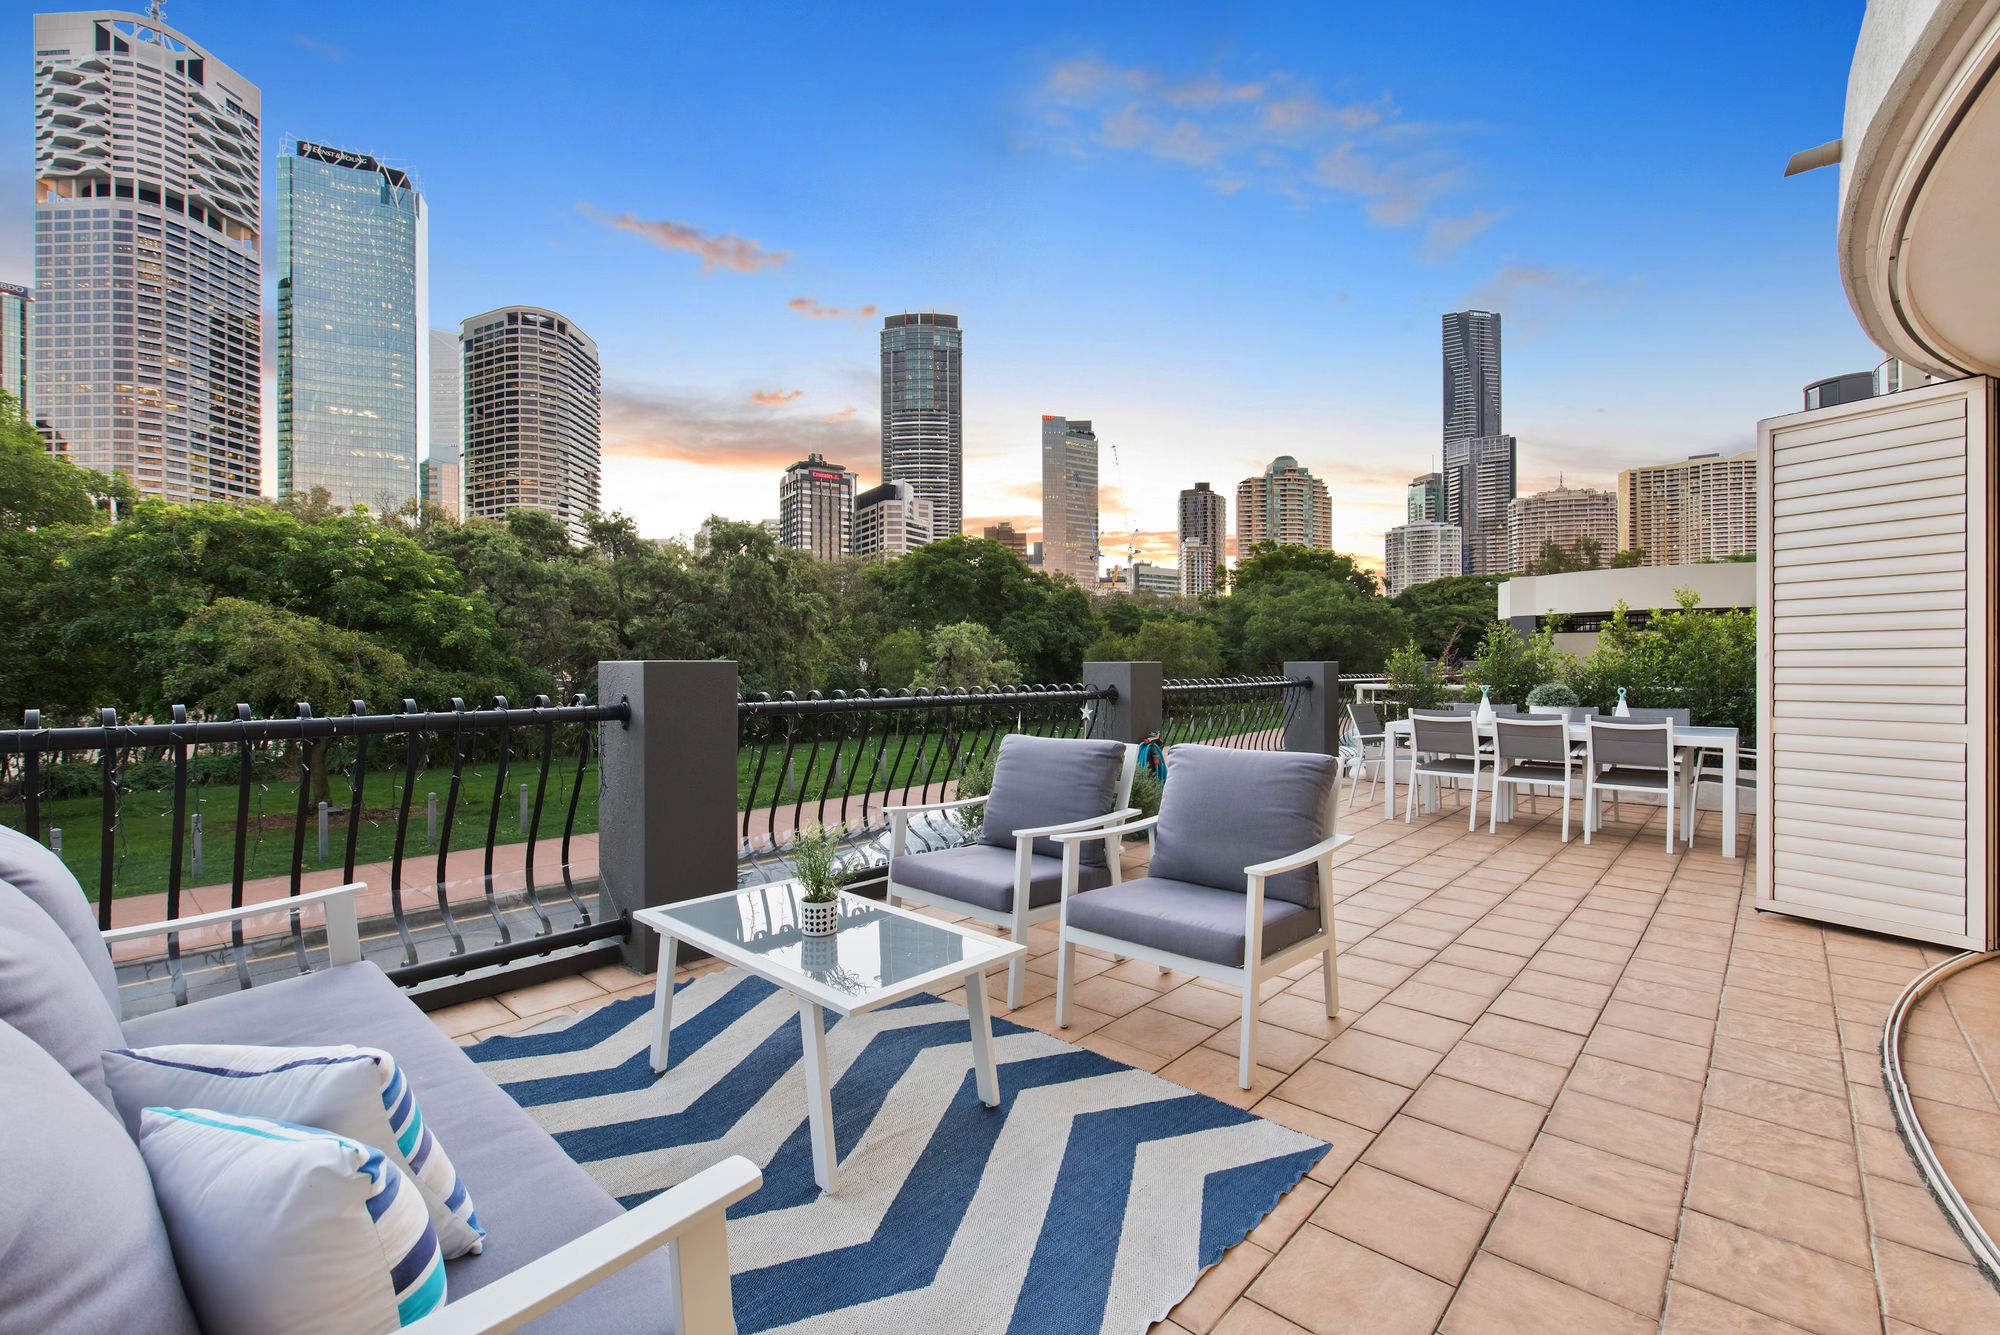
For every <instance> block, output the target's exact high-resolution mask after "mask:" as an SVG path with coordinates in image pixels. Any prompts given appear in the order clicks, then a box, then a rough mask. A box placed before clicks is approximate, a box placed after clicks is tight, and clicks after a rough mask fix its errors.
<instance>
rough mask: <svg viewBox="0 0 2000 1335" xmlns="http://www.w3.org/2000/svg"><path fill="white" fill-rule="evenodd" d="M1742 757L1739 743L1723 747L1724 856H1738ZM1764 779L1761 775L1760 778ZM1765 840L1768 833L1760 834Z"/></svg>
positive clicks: (1729, 742) (1724, 744)
mask: <svg viewBox="0 0 2000 1335" xmlns="http://www.w3.org/2000/svg"><path fill="white" fill-rule="evenodd" d="M1740 763H1741V757H1740V756H1738V755H1737V743H1736V742H1735V741H1734V740H1733V739H1732V740H1730V741H1727V742H1724V743H1723V745H1722V856H1724V857H1726V858H1733V857H1735V856H1736V778H1737V773H1736V771H1737V766H1738V765H1739V764H1740ZM1759 777H1760V778H1761V777H1762V776H1761V775H1760V776H1759ZM1759 833H1760V834H1761V835H1762V837H1763V838H1766V839H1768V838H1770V837H1771V836H1770V835H1769V834H1768V833H1765V832H1762V831H1760V832H1759Z"/></svg>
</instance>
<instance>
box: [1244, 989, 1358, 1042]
mask: <svg viewBox="0 0 2000 1335" xmlns="http://www.w3.org/2000/svg"><path fill="white" fill-rule="evenodd" d="M1343 991H1345V989H1343ZM1233 1004H1234V1005H1235V1006H1236V1009H1235V1010H1234V1011H1233V1012H1232V1015H1237V1016H1240V1015H1241V1014H1242V1013H1243V1011H1242V1009H1241V1003H1233ZM1257 1016H1258V1018H1259V1019H1260V1020H1262V1021H1263V1022H1264V1023H1265V1024H1275V1025H1282V1026H1284V1027H1285V1028H1287V1029H1290V1030H1291V1031H1293V1032H1294V1033H1299V1034H1304V1035H1306V1036H1307V1037H1309V1038H1317V1039H1321V1040H1325V1039H1329V1038H1332V1037H1333V1036H1334V1035H1335V1034H1336V1033H1338V1032H1339V1031H1340V1028H1341V1022H1340V1021H1336V1020H1333V1019H1331V1018H1329V1017H1328V1016H1327V1013H1326V1003H1325V1002H1324V1001H1322V1000H1320V999H1319V998H1318V997H1313V998H1306V997H1300V996H1294V995H1292V994H1291V993H1288V992H1286V993H1280V994H1279V995H1277V996H1275V997H1270V998H1267V999H1266V1000H1265V1001H1264V1002H1262V1003H1261V1004H1260V1005H1259V1007H1258V1010H1257Z"/></svg>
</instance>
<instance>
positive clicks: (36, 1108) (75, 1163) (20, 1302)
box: [0, 1023, 197, 1335]
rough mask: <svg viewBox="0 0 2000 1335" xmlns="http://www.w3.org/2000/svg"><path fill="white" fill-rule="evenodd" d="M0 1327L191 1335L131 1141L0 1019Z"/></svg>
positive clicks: (17, 1332) (13, 1333) (10, 1332)
mask: <svg viewBox="0 0 2000 1335" xmlns="http://www.w3.org/2000/svg"><path fill="white" fill-rule="evenodd" d="M0 1127H5V1128H6V1134H5V1135H0V1183H4V1184H5V1187H4V1195H0V1332H4V1333H5V1335H27V1333H28V1332H37V1333H39V1332H43V1331H65V1330H75V1331H116V1332H127V1333H129V1335H137V1333H138V1332H140V1331H146V1332H154V1331H157V1332H161V1335H197V1329H196V1326H195V1323H194V1313H193V1312H191V1311H189V1310H188V1304H187V1297H186V1295H185V1294H184V1293H183V1292H182V1291H181V1280H180V1275H179V1273H178V1272H177V1271H176V1270H175V1269H174V1255H173V1250H172V1248H171V1247H170V1246H169V1245H168V1242H167V1230H166V1226H165V1225H164V1224H163V1223H161V1222H160V1210H159V1206H158V1205H156V1204H155V1203H154V1200H153V1183H152V1179H151V1178H150V1177H148V1176H147V1174H146V1164H145V1161H144V1160H142V1159H141V1158H140V1157H139V1147H138V1146H137V1145H134V1144H133V1143H132V1140H131V1137H129V1136H127V1135H126V1134H125V1128H124V1127H123V1126H121V1125H120V1124H119V1122H118V1119H117V1118H116V1117H114V1116H113V1115H112V1114H111V1113H110V1112H108V1111H107V1110H105V1109H104V1108H101V1107H99V1106H98V1105H97V1104H96V1102H95V1101H94V1100H93V1099H92V1098H91V1097H90V1095H89V1094H87V1093H85V1092H84V1090H83V1088H82V1087H81V1086H80V1085H78V1084H77V1082H76V1081H75V1080H74V1079H72V1078H71V1076H70V1074H69V1072H67V1071H65V1070H64V1069H63V1068H62V1067H61V1065H59V1064H58V1063H57V1062H56V1060H55V1058H53V1057H51V1056H50V1055H49V1054H48V1053H46V1052H44V1051H42V1048H41V1046H40V1045H39V1044H37V1043H36V1042H34V1041H33V1040H32V1039H30V1038H28V1037H27V1036H26V1035H25V1034H22V1033H21V1032H20V1031H19V1030H17V1029H15V1028H13V1027H12V1026H11V1025H8V1024H4V1023H0Z"/></svg>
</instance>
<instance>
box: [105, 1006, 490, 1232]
mask: <svg viewBox="0 0 2000 1335" xmlns="http://www.w3.org/2000/svg"><path fill="white" fill-rule="evenodd" d="M103 1060H104V1078H105V1082H106V1083H107V1084H109V1085H110V1087H111V1097H112V1099H113V1101H114V1102H115V1103H116V1104H117V1105H118V1113H119V1116H121V1117H122V1118H124V1119H125V1124H126V1126H127V1128H128V1129H130V1130H131V1131H132V1133H133V1135H134V1136H135V1137H136V1136H137V1135H138V1130H139V1126H138V1123H139V1112H140V1109H142V1108H151V1107H164V1108H214V1109H216V1110H218V1111H220V1112H226V1113H235V1114H238V1115H241V1116H245V1117H268V1118H271V1119H273V1120H275V1121H280V1122H292V1123H296V1124H297V1125H299V1126H316V1127H322V1128H324V1129H326V1130H328V1131H332V1132H334V1133H336V1134H338V1135H342V1136H347V1137H349V1138H350V1139H353V1140H358V1141H360V1142H361V1143H362V1144H364V1145H374V1146H376V1147H377V1148H379V1149H382V1150H384V1151H386V1152H387V1153H388V1154H389V1157H390V1158H392V1159H393V1160H395V1163H396V1166H397V1167H398V1168H401V1169H402V1170H403V1171H405V1172H407V1173H408V1174H409V1175H410V1176H411V1177H413V1178H415V1179H416V1183H417V1189H418V1190H419V1191H420V1192H421V1193H422V1194H423V1199H424V1203H425V1205H427V1206H428V1207H429V1209H430V1215H431V1223H432V1224H433V1225H434V1226H435V1227H436V1228H437V1234H438V1243H439V1245H440V1246H442V1247H443V1248H444V1254H445V1256H446V1258H447V1259H450V1258H453V1257H459V1256H466V1255H470V1254H472V1253H475V1252H477V1251H479V1249H480V1247H481V1246H482V1245H483V1242H484V1239H485V1237H486V1230H485V1229H484V1228H482V1227H480V1224H479V1214H478V1212H477V1211H476V1210H475V1209H474V1208H473V1205H472V1196H471V1194H470V1193H469V1192H468V1191H467V1190H466V1187H465V1183H464V1182H463V1181H461V1180H460V1179H459V1176H458V1170H457V1169H456V1168H455V1167H454V1166H453V1165H452V1162H451V1156H450V1155H448V1154H446V1153H445V1150H444V1146H443V1145H441V1144H440V1143H438V1139H437V1137H436V1136H435V1135H433V1134H431V1130H430V1128H429V1127H428V1126H426V1125H425V1123H424V1114H423V1110H422V1109H421V1108H420V1107H419V1106H418V1105H417V1096H416V1091H415V1090H413V1089H412V1088H411V1087H410V1081H409V1077H408V1076H407V1075H405V1074H404V1072H403V1069H402V1067H401V1066H399V1065H398V1064H397V1062H396V1059H395V1058H394V1057H391V1056H390V1055H389V1054H388V1053H386V1052H384V1051H382V1050H381V1049H380V1048H359V1047H354V1046H351V1045H341V1046H337V1047H324V1048H261V1047H235V1046H228V1045H222V1044H201V1043H176V1044H168V1045H166V1046H162V1047H156V1048H120V1049H117V1050H115V1051H112V1052H107V1053H105V1054H104V1059H103Z"/></svg>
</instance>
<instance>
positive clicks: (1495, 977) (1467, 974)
mask: <svg viewBox="0 0 2000 1335" xmlns="http://www.w3.org/2000/svg"><path fill="white" fill-rule="evenodd" d="M1410 981H1411V982H1413V983H1428V984H1430V985H1431V986H1433V987H1448V988H1450V989H1451V990H1452V991H1454V992H1465V993H1468V994H1470V995H1472V996H1475V997H1478V998H1479V999H1480V1000H1481V1001H1491V1000H1492V999H1493V998H1495V997H1497V996H1499V995H1500V994H1501V993H1502V992H1504V991H1505V990H1506V988H1507V982H1508V980H1507V978H1506V977H1504V976H1503V975H1500V974H1493V973H1487V972H1486V971H1484V970H1482V969H1464V968H1460V967H1459V966H1458V965H1456V964H1444V963H1441V962H1433V963H1430V964H1426V965H1425V966H1424V967H1423V968H1421V969H1419V970H1417V971H1416V972H1415V973H1413V974H1411V975H1410Z"/></svg>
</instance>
